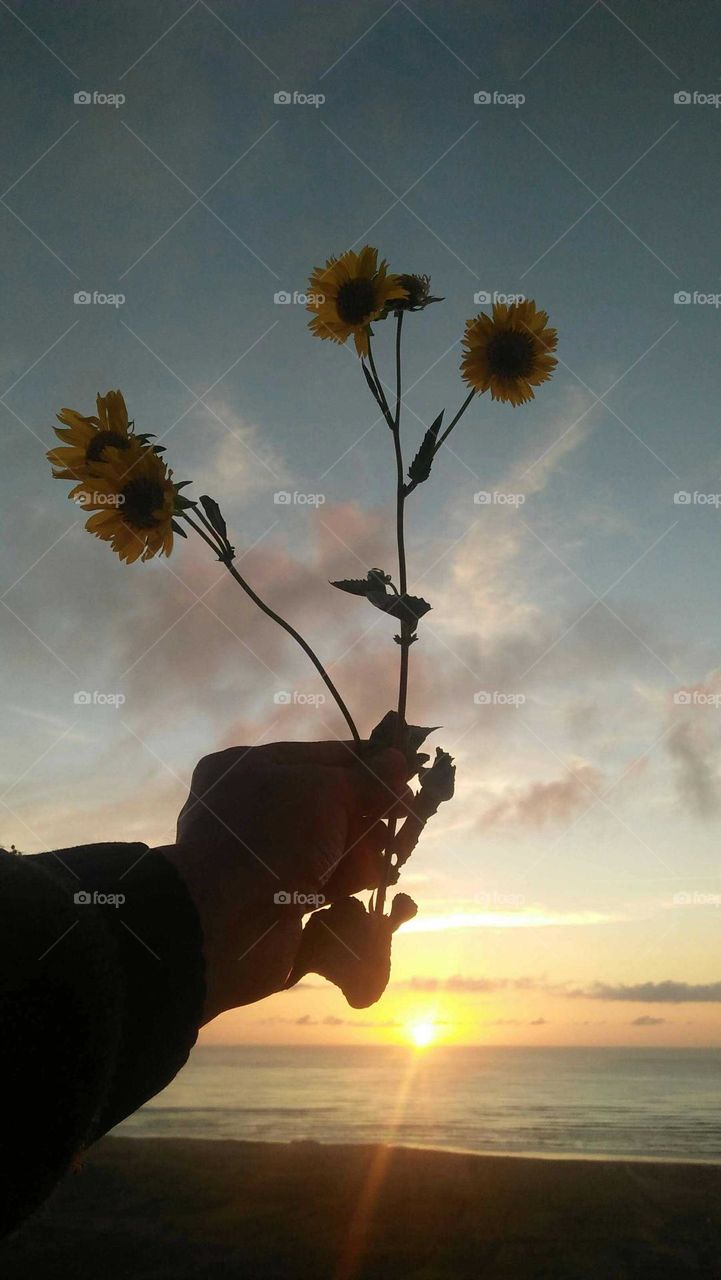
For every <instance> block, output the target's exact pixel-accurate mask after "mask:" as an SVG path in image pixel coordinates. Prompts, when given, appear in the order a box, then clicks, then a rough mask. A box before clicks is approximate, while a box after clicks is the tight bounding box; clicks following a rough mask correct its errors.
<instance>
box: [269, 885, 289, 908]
mask: <svg viewBox="0 0 721 1280" xmlns="http://www.w3.org/2000/svg"><path fill="white" fill-rule="evenodd" d="M273 901H274V903H275V905H276V906H277V907H289V906H290V904H291V896H290V894H289V893H288V890H287V889H279V890H278V892H277V893H274V894H273Z"/></svg>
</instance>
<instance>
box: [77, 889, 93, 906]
mask: <svg viewBox="0 0 721 1280" xmlns="http://www.w3.org/2000/svg"><path fill="white" fill-rule="evenodd" d="M92 900H93V897H92V894H90V893H88V891H87V889H78V892H77V893H74V894H73V902H75V903H78V905H79V906H81V907H87V906H89V905H90V903H91V902H92Z"/></svg>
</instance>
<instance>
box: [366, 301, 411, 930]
mask: <svg viewBox="0 0 721 1280" xmlns="http://www.w3.org/2000/svg"><path fill="white" fill-rule="evenodd" d="M402 332H403V312H402V311H399V312H398V323H397V328H396V406H395V415H394V417H393V425H392V431H393V451H394V454H395V460H396V541H397V544H398V586H399V590H400V594H401V596H405V594H406V592H407V590H408V567H407V562H406V538H405V501H406V486H405V476H404V469H403V449H402V446H401V403H402V395H401V336H402ZM400 638H401V660H400V672H399V678H398V718H397V721H396V742H395V745H396V746H397V747H398V748H401V749H402V747H403V742H404V730H405V723H406V703H407V700H408V663H409V656H410V647H411V627H410V623H408V622H407V621H406V620H405V619H404V618H401V637H400ZM395 833H396V819H395V818H389V819H388V839H387V844H386V855H385V858H384V861H383V871H382V874H381V880H380V883H379V885H378V891H377V893H376V899H375V908H374V909H375V911H377V912H378V913H379V914H382V913H383V908H384V906H385V900H386V888H387V886H388V880H389V877H390V872H391V867H392V862H393V853H392V849H393V840H394V838H395Z"/></svg>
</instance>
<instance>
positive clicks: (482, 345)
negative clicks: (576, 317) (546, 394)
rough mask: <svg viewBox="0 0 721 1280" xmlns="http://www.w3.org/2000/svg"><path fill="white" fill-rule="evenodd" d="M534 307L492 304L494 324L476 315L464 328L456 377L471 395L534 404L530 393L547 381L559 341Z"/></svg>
mask: <svg viewBox="0 0 721 1280" xmlns="http://www.w3.org/2000/svg"><path fill="white" fill-rule="evenodd" d="M547 325H548V315H547V314H546V312H545V311H537V310H536V304H535V302H532V301H530V299H529V300H526V301H525V302H514V303H512V304H511V305H510V306H509V305H507V304H506V303H500V302H496V303H494V304H493V318H491V317H490V316H487V315H485V314H484V313H483V312H481V314H480V315H478V316H476V317H475V318H474V319H473V320H469V321H468V322H467V323H466V332H465V334H464V337H463V348H464V350H463V359H462V361H461V374H462V376H463V379H464V381H465V382H467V383H468V385H469V387H473V389H474V390H475V391H481V392H482V391H488V390H489V389H490V392H491V398H492V399H493V400H508V401H510V403H511V404H512V405H514V406H515V405H518V404H523V403H524V402H525V401H527V400H532V399H533V387H537V386H539V385H540V383H542V382H545V381H546V380H547V379H548V378H550V376H551V374H552V373H553V370H554V369H555V367H556V365H557V364H558V361H557V360H556V358H555V356H552V355H551V352H552V351H555V349H556V344H557V342H558V335H557V333H556V330H555V329H549V328H547Z"/></svg>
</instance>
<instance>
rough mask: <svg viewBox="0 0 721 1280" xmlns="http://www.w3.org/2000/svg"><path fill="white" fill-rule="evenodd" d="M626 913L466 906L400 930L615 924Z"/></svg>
mask: <svg viewBox="0 0 721 1280" xmlns="http://www.w3.org/2000/svg"><path fill="white" fill-rule="evenodd" d="M628 918H629V917H628V916H627V915H624V914H622V913H620V912H615V913H612V912H603V911H554V910H553V909H552V908H550V907H543V906H535V905H531V906H528V907H522V908H520V909H518V910H512V911H497V910H492V911H469V910H467V909H466V908H465V907H464V908H462V909H459V910H455V911H448V912H446V913H444V914H439V915H428V914H422V915H417V916H416V917H415V919H413V920H409V921H408V922H407V923H406V924H403V925H401V927H400V929H399V933H445V932H446V931H447V930H448V929H547V928H564V927H574V928H575V927H577V926H581V925H592V924H617V923H619V922H623V921H625V920H627V919H628Z"/></svg>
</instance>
